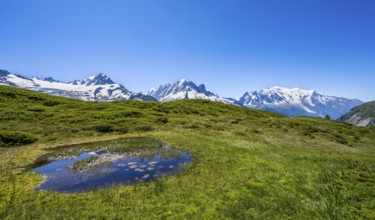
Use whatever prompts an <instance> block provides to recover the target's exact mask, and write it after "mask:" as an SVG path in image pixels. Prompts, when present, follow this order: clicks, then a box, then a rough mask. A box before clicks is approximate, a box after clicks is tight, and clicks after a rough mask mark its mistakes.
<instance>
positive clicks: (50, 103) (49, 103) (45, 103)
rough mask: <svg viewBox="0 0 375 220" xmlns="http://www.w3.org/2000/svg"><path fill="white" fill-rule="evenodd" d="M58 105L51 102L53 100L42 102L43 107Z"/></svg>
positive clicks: (55, 102) (56, 102)
mask: <svg viewBox="0 0 375 220" xmlns="http://www.w3.org/2000/svg"><path fill="white" fill-rule="evenodd" d="M58 104H60V103H59V102H58V101H53V100H48V101H45V102H43V105H44V106H55V105H58Z"/></svg>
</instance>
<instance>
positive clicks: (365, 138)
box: [0, 86, 375, 219]
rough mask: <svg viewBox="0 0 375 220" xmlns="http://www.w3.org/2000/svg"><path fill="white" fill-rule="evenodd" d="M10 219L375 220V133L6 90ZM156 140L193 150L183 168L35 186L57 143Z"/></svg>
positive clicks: (0, 176) (1, 126) (4, 155)
mask: <svg viewBox="0 0 375 220" xmlns="http://www.w3.org/2000/svg"><path fill="white" fill-rule="evenodd" d="M0 109H1V111H0V121H1V123H0V130H1V131H9V132H15V131H16V132H24V133H27V134H30V135H31V136H33V137H36V138H37V140H38V141H37V142H35V143H33V144H30V145H26V146H20V147H7V148H0V218H1V219H92V218H98V219H160V218H168V219H232V218H235V219H252V218H255V219H322V218H323V219H353V218H364V219H366V218H368V219H371V218H375V212H374V210H375V193H374V192H375V130H374V128H360V127H354V126H351V125H349V124H345V123H339V122H334V121H330V120H325V119H318V118H308V117H298V118H287V117H283V116H281V115H278V114H273V113H268V112H263V111H253V110H248V109H243V108H239V107H235V106H231V105H225V104H222V103H216V102H210V101H205V100H183V101H176V102H168V103H153V102H137V101H119V102H111V103H95V102H83V101H78V100H72V99H65V98H59V97H54V96H49V95H44V94H40V93H36V92H31V91H27V90H21V89H16V88H12V87H5V86H0ZM135 136H149V137H154V138H156V139H158V140H161V141H163V142H165V143H168V144H169V145H171V146H176V147H178V148H181V149H184V150H188V151H190V152H191V153H192V154H193V163H192V164H191V165H190V166H189V167H186V169H185V170H184V172H182V173H179V174H178V175H176V176H173V177H165V178H162V179H160V180H157V181H155V182H152V183H148V184H139V185H134V186H115V187H110V188H107V189H101V190H96V191H93V192H88V193H81V194H60V193H55V192H44V191H35V190H34V189H35V188H36V187H37V186H38V185H39V184H40V183H41V182H42V181H43V177H42V176H40V175H37V174H35V173H32V172H27V171H26V170H27V169H26V167H27V166H28V165H29V164H31V163H32V162H33V161H34V160H35V159H36V158H37V157H39V156H41V155H43V154H45V152H46V149H47V148H51V147H56V146H62V145H66V144H71V143H81V142H93V141H101V140H109V139H115V138H123V137H135Z"/></svg>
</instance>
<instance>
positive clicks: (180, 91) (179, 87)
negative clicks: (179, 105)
mask: <svg viewBox="0 0 375 220" xmlns="http://www.w3.org/2000/svg"><path fill="white" fill-rule="evenodd" d="M148 94H149V95H151V96H153V97H154V98H156V99H158V100H159V101H172V100H179V99H210V100H213V99H218V97H217V96H216V95H215V94H213V93H212V92H209V91H207V90H206V86H205V85H204V84H200V85H199V86H197V85H196V84H195V83H194V82H193V81H189V80H187V79H185V78H182V79H180V80H178V81H176V82H174V83H172V84H164V85H161V86H159V87H158V88H157V89H151V90H150V91H149V92H148Z"/></svg>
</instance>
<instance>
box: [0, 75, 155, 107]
mask: <svg viewBox="0 0 375 220" xmlns="http://www.w3.org/2000/svg"><path fill="white" fill-rule="evenodd" d="M0 84H4V85H10V86H15V87H19V88H25V89H30V90H35V91H38V92H43V93H48V94H52V95H57V96H63V97H69V98H76V99H82V100H85V101H115V100H129V99H130V100H148V101H149V100H150V101H156V100H155V99H154V98H152V97H151V96H147V95H143V94H141V93H134V92H131V91H129V90H127V89H126V88H125V87H124V86H122V85H121V84H118V83H115V82H113V81H112V80H111V79H110V78H109V77H108V76H106V75H105V74H103V73H98V74H96V75H93V76H90V77H88V78H86V79H84V80H75V81H73V82H68V83H63V82H61V81H58V80H55V79H53V78H51V77H48V78H45V79H44V80H41V79H38V78H35V77H33V78H31V79H29V78H26V77H23V76H20V75H16V74H12V73H10V72H8V71H5V70H0Z"/></svg>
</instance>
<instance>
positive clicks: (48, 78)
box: [44, 77, 61, 82]
mask: <svg viewBox="0 0 375 220" xmlns="http://www.w3.org/2000/svg"><path fill="white" fill-rule="evenodd" d="M44 81H47V82H61V81H59V80H55V79H54V78H52V77H46V78H44Z"/></svg>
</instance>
